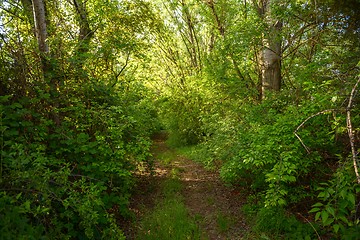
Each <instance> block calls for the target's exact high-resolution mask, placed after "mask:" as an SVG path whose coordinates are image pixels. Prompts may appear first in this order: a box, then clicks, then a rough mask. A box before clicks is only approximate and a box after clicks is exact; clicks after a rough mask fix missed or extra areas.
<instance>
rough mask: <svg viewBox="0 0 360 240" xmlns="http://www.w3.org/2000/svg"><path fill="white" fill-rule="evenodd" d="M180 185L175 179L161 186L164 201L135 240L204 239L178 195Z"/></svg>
mask: <svg viewBox="0 0 360 240" xmlns="http://www.w3.org/2000/svg"><path fill="white" fill-rule="evenodd" d="M181 188H182V184H181V182H180V180H179V179H178V178H176V177H174V178H171V179H169V180H167V181H166V182H165V183H164V185H163V195H164V199H163V200H162V201H161V202H159V203H158V205H157V206H156V208H155V209H154V211H153V212H152V213H151V214H150V215H149V216H147V217H146V218H145V219H144V220H143V221H142V225H141V230H140V232H139V234H138V237H137V239H141V240H142V239H149V240H151V239H154V240H157V239H164V240H167V239H168V240H170V239H178V240H183V239H189V240H190V239H204V238H203V237H202V234H201V232H200V230H199V228H198V226H197V224H196V222H195V220H194V219H193V218H192V217H190V216H189V212H188V210H187V208H186V206H185V204H184V202H183V197H182V196H181V195H180V191H181Z"/></svg>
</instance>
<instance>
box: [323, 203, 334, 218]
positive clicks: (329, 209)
mask: <svg viewBox="0 0 360 240" xmlns="http://www.w3.org/2000/svg"><path fill="white" fill-rule="evenodd" d="M325 210H326V211H327V212H328V213H330V214H331V215H332V216H334V217H335V210H334V208H333V207H330V206H329V205H327V206H326V207H325Z"/></svg>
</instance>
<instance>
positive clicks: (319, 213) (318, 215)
mask: <svg viewBox="0 0 360 240" xmlns="http://www.w3.org/2000/svg"><path fill="white" fill-rule="evenodd" d="M320 215H321V212H317V213H316V215H315V221H317V220H319V218H320Z"/></svg>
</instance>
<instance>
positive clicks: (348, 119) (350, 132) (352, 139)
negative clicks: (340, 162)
mask: <svg viewBox="0 0 360 240" xmlns="http://www.w3.org/2000/svg"><path fill="white" fill-rule="evenodd" d="M359 82H360V77H359V79H358V80H357V82H356V83H355V85H354V87H353V89H352V90H351V93H350V98H349V103H348V105H347V108H346V124H347V130H348V135H349V140H350V146H351V153H352V160H353V164H354V170H355V174H356V178H357V182H358V183H359V184H360V176H359V171H358V165H360V164H359V161H358V159H357V151H356V149H355V137H354V133H353V128H352V124H351V106H352V101H353V98H354V95H355V91H356V88H357V85H358V84H359Z"/></svg>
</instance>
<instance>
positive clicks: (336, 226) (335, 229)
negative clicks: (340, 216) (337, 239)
mask: <svg viewBox="0 0 360 240" xmlns="http://www.w3.org/2000/svg"><path fill="white" fill-rule="evenodd" d="M333 228H334V232H335V233H337V232H338V231H339V228H340V226H339V224H334V226H333Z"/></svg>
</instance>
